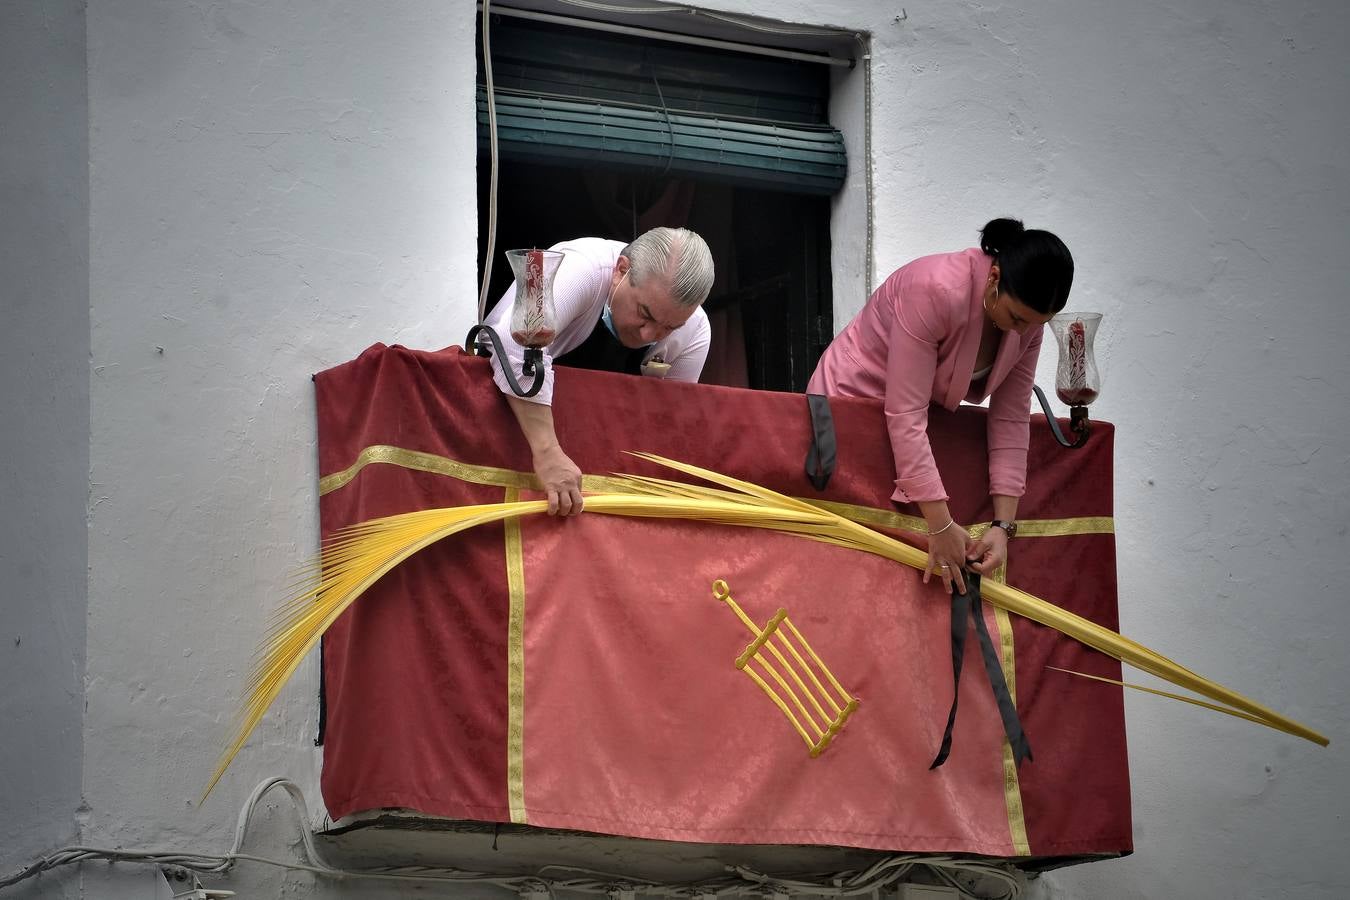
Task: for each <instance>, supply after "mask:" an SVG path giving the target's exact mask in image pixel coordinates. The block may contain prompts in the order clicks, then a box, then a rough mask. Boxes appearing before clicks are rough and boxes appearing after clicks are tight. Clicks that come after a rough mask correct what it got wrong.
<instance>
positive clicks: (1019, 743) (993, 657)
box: [928, 569, 1031, 770]
mask: <svg viewBox="0 0 1350 900" xmlns="http://www.w3.org/2000/svg"><path fill="white" fill-rule="evenodd" d="M962 574H963V575H964V576H965V579H966V592H965V593H964V594H962V593H960V592H958V591H957V589H956V586H955V585H953V586H952V708H951V711H950V712H948V713H947V727H946V728H945V729H944V730H943V733H942V746H941V748H939V749H938V754H937V756H936V757H935V758H934V759H933V764H932V765H931V766H929V767H928V768H929V769H930V770H932V769H936V768H937V767H938V766H940V765H942V764H943V763H944V762H946V761H947V755H948V754H949V753H951V749H952V728H953V727H954V726H955V725H956V703H957V699H958V697H959V696H960V690H959V688H960V685H961V663H962V661H963V659H964V657H965V647H966V620H967V618H969V617H970V616H971V615H972V614H973V615H974V617H975V633H976V634H977V635H979V639H980V655H981V656H982V657H983V658H984V671H985V673H986V674H987V675H988V676H989V685H990V687H992V688H993V691H994V701H995V702H996V703H998V713H999V716H1000V718H1002V719H1003V733H1004V734H1006V735H1007V736H1008V744H1009V745H1010V746H1011V747H1012V752H1013V759H1014V760H1015V761H1016V763H1017V765H1019V766H1020V765H1021V764H1022V760H1024V759H1031V745H1030V744H1029V743H1028V742H1027V736H1026V733H1025V732H1024V731H1022V721H1021V719H1019V718H1018V716H1017V706H1016V704H1014V703H1013V699H1012V694H1010V693H1009V692H1008V682H1007V681H1006V680H1005V679H1004V677H1003V666H1002V665H1001V664H1000V663H999V658H998V651H997V650H995V648H994V641H993V639H992V638H990V636H989V629H988V628H987V627H986V626H985V624H984V610H983V609H982V608H981V604H980V575H979V573H978V572H972V571H970V570H969V569H966V570H965V571H964V572H963V573H962Z"/></svg>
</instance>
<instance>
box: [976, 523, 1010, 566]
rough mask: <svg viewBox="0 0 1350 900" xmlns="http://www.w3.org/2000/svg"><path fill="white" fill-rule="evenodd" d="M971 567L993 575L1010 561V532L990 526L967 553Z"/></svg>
mask: <svg viewBox="0 0 1350 900" xmlns="http://www.w3.org/2000/svg"><path fill="white" fill-rule="evenodd" d="M966 559H968V560H970V568H972V569H974V570H975V571H976V572H979V573H980V574H981V575H993V574H994V573H995V572H997V571H998V570H999V568H1000V567H1002V566H1003V565H1005V564H1006V563H1007V562H1008V532H1006V531H1004V530H1003V529H1002V528H990V529H988V530H987V531H985V533H984V534H983V535H981V536H980V539H979V540H978V541H976V542H975V543H974V544H973V545H972V546H971V548H970V550H969V551H968V552H967V553H966Z"/></svg>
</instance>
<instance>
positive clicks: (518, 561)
mask: <svg viewBox="0 0 1350 900" xmlns="http://www.w3.org/2000/svg"><path fill="white" fill-rule="evenodd" d="M519 499H520V490H519V489H518V488H515V487H508V488H507V489H506V502H507V503H514V502H515V501H517V500H519ZM505 524H506V585H507V593H508V594H509V596H510V607H509V612H508V615H507V624H506V660H507V663H506V799H507V804H508V806H509V807H510V809H511V822H512V823H513V824H516V825H526V824H528V822H529V820H528V818H527V816H526V814H525V554H524V542H523V541H522V539H521V536H520V519H519V518H514V519H507V520H506V523H505Z"/></svg>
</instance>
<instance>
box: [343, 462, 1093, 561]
mask: <svg viewBox="0 0 1350 900" xmlns="http://www.w3.org/2000/svg"><path fill="white" fill-rule="evenodd" d="M370 463H386V464H388V465H395V466H400V467H402V468H405V469H413V470H416V471H418V472H430V473H432V474H434V475H448V476H449V477H451V478H457V479H459V480H460V481H464V482H468V483H469V484H484V485H491V486H496V487H513V488H519V489H523V490H531V491H538V490H540V485H539V479H537V478H536V477H535V476H534V475H533V474H531V473H529V472H518V471H516V470H514V469H501V468H497V467H496V466H480V465H474V464H471V463H462V462H459V461H458V460H453V459H450V458H449V457H445V456H437V455H436V454H434V453H423V452H421V451H420V450H404V449H403V448H401V447H391V446H389V445H388V444H372V445H371V446H369V447H366V448H365V449H364V450H362V451H361V452H360V453H359V454H357V457H356V461H355V462H353V463H352V464H351V465H350V466H348V467H347V468H345V469H343V470H342V471H340V472H333V473H331V474H329V475H325V476H323V477H322V478H320V479H319V494H320V496H322V495H324V494H328V493H331V492H333V491H335V490H337V489H338V488H341V487H345V486H346V485H347V484H349V483H350V482H351V481H352V480H353V479H355V478H356V476H357V475H359V474H360V472H361V470H362V469H364V468H365V467H366V466H367V465H369V464H370ZM581 489H582V490H583V491H589V492H591V493H602V492H608V491H614V492H621V491H623V490H624V488H623V484H622V482H621V481H620V480H618V479H615V478H611V477H609V476H607V475H583V476H582V477H581ZM797 499H799V500H804V501H805V502H807V503H810V504H813V505H815V506H819V507H820V508H821V509H827V510H829V511H830V512H833V513H838V514H839V515H841V516H843V517H844V518H846V519H852V520H853V521H854V522H858V523H860V524H862V525H880V526H883V527H885V528H898V529H900V530H902V531H913V532H916V533H918V534H923V533H925V532H926V531H927V530H928V528H927V526H926V525H925V524H924V520H923V519H922V518H920V517H919V516H909V515H905V514H904V513H898V512H895V511H893V510H888V509H877V508H876V507H873V506H860V505H858V504H856V503H838V502H836V501H833V500H817V499H815V498H811V497H799V498H797ZM988 528H989V523H987V522H985V523H983V524H979V525H972V526H970V527H969V528H968V529H967V530H968V531H969V532H970V533H971V534H972V535H973V536H975V537H978V536H979V535H981V534H983V533H984V532H985V530H987V529H988ZM1115 531H1116V526H1115V520H1114V519H1113V518H1112V517H1111V516H1079V517H1077V518H1072V519H1018V520H1017V536H1018V538H1019V539H1020V538H1023V537H1067V536H1070V535H1079V534H1115Z"/></svg>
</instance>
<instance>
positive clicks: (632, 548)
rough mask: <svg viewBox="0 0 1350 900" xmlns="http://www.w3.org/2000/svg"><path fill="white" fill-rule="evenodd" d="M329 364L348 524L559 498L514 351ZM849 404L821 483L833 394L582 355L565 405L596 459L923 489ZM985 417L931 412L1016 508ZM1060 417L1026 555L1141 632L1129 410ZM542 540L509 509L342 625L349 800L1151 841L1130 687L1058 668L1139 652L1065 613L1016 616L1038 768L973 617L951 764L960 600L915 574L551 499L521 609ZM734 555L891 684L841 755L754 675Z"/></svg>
mask: <svg viewBox="0 0 1350 900" xmlns="http://www.w3.org/2000/svg"><path fill="white" fill-rule="evenodd" d="M316 389H317V396H318V413H319V458H320V472H321V474H322V476H324V482H323V486H324V492H323V495H322V500H321V515H322V525H323V531H324V534H325V535H328V534H331V533H332V532H333V531H334V530H335V529H337V528H340V527H342V526H344V525H348V524H353V523H356V522H360V521H363V520H366V519H369V518H371V517H374V516H379V515H387V514H391V513H395V512H402V511H408V510H412V509H420V508H428V507H433V506H450V505H462V504H468V503H490V502H500V501H502V500H503V499H505V498H506V496H507V495H508V491H511V492H518V493H519V495H520V496H522V497H525V498H530V497H536V496H538V495H537V494H535V493H533V492H531V491H530V490H529V489H528V487H525V488H521V487H520V486H521V485H526V484H528V482H527V481H526V476H528V474H529V472H530V459H529V453H528V450H527V448H526V447H525V444H524V441H523V440H522V439H521V437H520V435H519V431H518V429H517V426H516V424H515V421H514V419H513V418H512V416H511V414H510V411H509V409H508V408H507V405H506V403H505V401H504V400H503V399H502V397H501V395H500V394H499V393H498V392H497V390H496V388H495V387H494V386H493V384H492V382H491V379H490V377H489V373H488V368H487V363H486V362H485V361H483V360H480V359H476V358H473V357H470V356H467V355H465V354H463V353H461V352H459V351H458V350H457V349H451V350H447V351H442V352H435V353H428V352H417V351H411V350H407V349H405V348H402V347H396V346H395V347H385V346H383V345H376V346H374V347H372V348H370V349H369V350H367V351H366V352H365V353H363V354H362V355H361V356H360V357H359V358H358V359H356V360H354V361H352V362H350V363H347V364H345V365H342V366H338V367H336V368H334V369H331V370H329V371H327V372H324V373H321V374H320V375H319V376H317V377H316ZM833 409H834V417H835V423H836V428H837V433H838V445H839V446H838V467H837V471H836V474H835V476H834V479H833V481H832V482H831V484H830V485H829V487H828V489H827V490H826V491H824V492H821V493H818V492H816V491H814V490H813V489H812V488H811V487H810V486H809V485H808V483H807V481H806V479H805V476H804V474H803V470H802V461H803V459H804V457H805V454H806V450H807V446H808V442H809V439H810V423H809V418H808V413H807V408H806V403H805V400H804V398H803V397H802V396H801V395H794V394H780V393H769V392H752V391H745V390H740V389H734V388H722V387H714V386H703V385H687V384H678V383H673V382H665V381H661V380H656V379H644V378H638V377H630V376H622V375H609V374H604V373H597V372H587V371H581V370H571V369H566V368H559V370H558V373H557V388H556V393H555V402H554V410H555V418H556V420H557V423H558V433H559V438H560V440H561V441H562V444H563V446H564V447H565V448H566V449H567V451H568V453H569V454H570V455H571V456H572V458H573V459H574V460H575V461H576V462H577V464H578V465H579V466H580V467H581V469H582V471H583V472H586V473H587V474H588V475H605V474H608V473H611V472H640V473H644V474H659V475H661V476H663V477H670V475H669V473H668V472H665V471H664V470H660V469H658V468H656V467H654V466H651V465H649V464H646V463H643V462H641V461H638V460H635V459H634V458H632V457H630V456H627V455H625V454H624V453H623V451H624V450H630V449H631V450H647V451H650V452H653V453H658V454H661V455H664V456H668V457H671V458H674V459H679V460H683V461H687V462H690V463H694V464H696V465H700V466H704V467H707V468H711V469H715V470H718V471H720V472H723V473H726V474H729V475H733V476H736V477H740V478H745V479H748V480H752V481H756V482H758V483H761V484H764V485H766V486H768V487H771V488H774V489H775V490H779V491H782V492H784V493H788V494H792V495H796V496H804V497H814V498H820V499H825V500H831V501H837V502H841V503H848V504H855V505H858V506H863V507H870V508H872V509H874V510H877V511H879V512H880V513H882V514H886V513H894V512H897V511H898V512H902V513H903V512H909V513H913V512H914V511H913V510H896V508H895V507H893V506H892V505H891V504H890V503H889V501H888V497H889V495H890V492H891V490H892V482H893V477H894V476H893V472H892V471H891V466H892V463H891V458H890V451H889V446H888V443H887V439H886V431H885V425H884V421H883V415H882V412H881V408H880V405H879V404H877V403H874V402H871V401H864V400H842V399H841V400H836V401H834V404H833ZM984 416H985V412H984V410H982V409H979V408H962V409H961V410H959V411H958V412H956V413H955V414H949V413H946V412H943V411H941V410H934V412H933V416H932V421H931V424H930V435H931V437H932V440H933V444H934V449H935V454H936V457H937V460H938V466H939V469H940V470H941V473H942V477H943V481H944V483H946V484H947V485H948V486H949V489H950V490H951V491H952V493H953V497H952V503H951V506H952V510H953V513H954V514H955V516H956V517H957V519H958V520H959V521H961V522H962V523H976V522H980V521H984V522H987V521H988V520H989V519H990V518H991V514H992V511H991V509H990V507H989V500H988V497H987V493H986V492H987V489H988V486H987V475H986V471H985V462H984V453H985V451H984V447H985V442H984ZM1036 419H1037V421H1035V422H1033V431H1032V434H1033V440H1032V447H1031V472H1030V478H1029V486H1028V493H1027V496H1026V497H1025V498H1023V501H1022V504H1021V507H1020V510H1019V513H1020V518H1021V520H1022V521H1023V522H1024V523H1025V524H1024V525H1023V532H1024V534H1025V535H1026V536H1019V537H1018V538H1017V539H1016V540H1015V541H1013V542H1012V545H1011V560H1010V563H1009V567H1008V572H1007V580H1008V581H1009V583H1011V584H1013V585H1016V586H1017V587H1020V588H1022V589H1024V590H1027V591H1030V592H1031V593H1034V594H1037V595H1038V596H1041V597H1044V598H1046V599H1047V600H1050V601H1051V602H1054V603H1057V604H1060V605H1062V606H1065V607H1066V608H1069V609H1072V610H1073V611H1075V612H1078V613H1080V614H1082V615H1085V616H1087V617H1088V618H1091V619H1093V620H1095V621H1097V622H1100V623H1102V624H1104V625H1107V626H1109V627H1112V628H1115V627H1117V620H1116V592H1115V555H1114V554H1115V550H1114V538H1113V535H1112V533H1111V525H1110V516H1111V514H1112V510H1111V503H1112V498H1111V481H1112V469H1111V466H1112V438H1113V431H1112V429H1111V426H1110V425H1108V424H1106V423H1097V424H1096V425H1095V431H1094V434H1093V437H1092V439H1091V441H1090V442H1089V444H1088V446H1087V447H1086V448H1085V449H1083V450H1080V451H1065V450H1062V449H1061V448H1059V447H1058V446H1057V445H1055V444H1054V443H1053V441H1052V440H1051V438H1050V436H1049V432H1048V429H1046V428H1045V426H1044V423H1043V422H1042V421H1039V420H1040V417H1036ZM363 451H364V453H363ZM362 463H364V465H362ZM513 486H514V487H513ZM511 546H512V545H511V541H510V540H508V530H507V529H506V528H505V527H503V526H502V525H500V524H499V525H493V526H486V527H482V528H479V529H477V530H475V531H474V532H471V533H465V534H462V535H458V536H455V537H453V538H451V539H449V540H447V541H444V542H442V543H441V544H438V545H435V546H433V547H431V548H428V549H427V550H425V551H423V552H422V553H421V554H419V555H418V556H416V557H414V558H413V559H411V560H409V561H408V562H406V563H404V564H403V565H401V566H399V567H397V568H396V569H394V570H393V571H392V572H390V573H389V574H388V575H387V576H385V577H384V578H383V579H382V580H381V581H380V582H379V583H378V584H377V585H375V587H373V588H372V589H371V590H370V591H369V592H368V593H367V595H366V596H364V597H363V598H361V599H360V600H359V601H358V602H357V603H356V604H355V605H354V606H353V607H352V609H351V610H349V611H348V613H347V614H345V615H344V616H343V617H342V619H340V620H339V621H338V622H337V623H336V624H335V625H334V626H333V627H332V629H331V630H330V631H329V633H328V636H327V638H326V642H325V658H324V678H325V686H326V691H327V729H326V742H325V753H324V769H323V778H322V785H323V792H324V799H325V801H326V803H327V806H328V809H329V812H330V814H331V815H333V816H334V817H340V816H344V815H347V814H349V813H352V812H356V811H360V810H365V809H372V808H380V807H404V808H411V809H415V810H419V811H421V812H423V813H426V814H430V815H439V816H448V817H456V818H468V819H478V820H486V821H512V820H515V821H526V822H529V823H531V824H536V825H541V826H548V827H563V828H576V829H584V830H589V831H598V832H605V833H612V834H622V835H633V836H639V837H654V838H666V839H677V840H690V841H707V842H722V843H815V844H837V845H846V846H858V847H872V848H882V849H893V850H914V851H925V850H926V851H953V852H972V853H983V854H991V855H999V856H1019V855H1031V856H1037V857H1066V856H1079V855H1087V854H1117V853H1122V852H1128V851H1129V850H1130V848H1131V836H1130V807H1129V780H1128V771H1127V767H1126V755H1125V735H1124V721H1123V703H1122V699H1121V696H1120V692H1119V690H1118V689H1115V688H1112V687H1109V686H1104V685H1101V684H1098V683H1093V682H1088V681H1086V680H1083V679H1077V678H1073V677H1072V676H1067V675H1063V674H1061V673H1058V672H1053V671H1047V670H1046V668H1045V667H1046V666H1047V665H1054V666H1060V667H1063V668H1068V669H1077V670H1079V671H1084V672H1089V673H1092V674H1101V675H1106V676H1109V677H1118V676H1119V665H1118V664H1117V663H1115V662H1114V661H1113V660H1110V659H1108V658H1106V657H1104V656H1102V655H1100V654H1098V653H1096V652H1094V651H1090V650H1088V649H1086V648H1084V647H1082V646H1081V645H1079V644H1077V643H1076V642H1074V641H1071V640H1069V639H1068V638H1065V637H1063V636H1061V635H1059V634H1058V633H1057V632H1054V631H1052V630H1050V629H1046V628H1044V627H1041V626H1038V625H1034V624H1033V623H1030V622H1026V621H1023V620H1020V619H1017V618H1016V617H1013V618H1012V619H1011V623H1010V634H1008V629H1009V626H1008V624H1007V623H1006V620H1005V624H1004V625H1003V626H1002V627H1001V626H1000V623H999V621H998V618H997V617H996V616H995V615H994V614H993V612H992V611H987V612H986V622H987V624H988V625H989V627H990V629H991V632H992V633H993V634H994V639H995V641H996V642H1001V643H1002V645H1003V649H1004V652H1005V653H1007V652H1009V650H1008V647H1007V644H1008V643H1009V638H1010V642H1011V650H1010V652H1011V656H1012V659H1013V660H1014V663H1015V665H1014V670H1013V675H1014V676H1015V677H1014V678H1013V679H1012V681H1013V689H1014V692H1015V696H1016V701H1017V709H1018V712H1019V714H1020V716H1021V719H1022V723H1023V725H1024V727H1025V729H1026V732H1027V734H1028V735H1029V737H1030V741H1031V745H1032V747H1033V750H1034V752H1035V761H1034V762H1029V763H1025V764H1023V765H1022V766H1021V767H1019V768H1015V769H1010V767H1009V766H1008V764H1007V763H1006V760H1005V750H1004V745H1003V739H1002V728H1001V724H1000V722H999V718H998V714H997V710H996V707H995V704H994V700H993V697H992V695H991V692H990V688H989V685H988V681H987V679H986V677H985V674H984V672H983V671H982V668H981V666H980V664H979V662H978V659H979V655H978V649H977V648H976V646H975V645H974V643H973V641H974V636H973V635H972V636H971V641H972V643H971V644H970V645H969V647H968V650H967V662H966V668H965V671H964V673H963V675H962V682H961V712H960V716H959V717H958V720H957V725H956V730H955V740H954V745H953V750H952V754H951V758H950V759H949V761H948V762H947V764H946V765H945V766H943V767H942V768H940V769H938V770H936V771H933V772H930V771H928V769H927V766H928V763H929V762H930V761H931V759H932V756H933V753H934V752H935V751H936V748H937V745H938V742H939V741H940V739H941V735H942V726H943V725H944V724H945V718H946V710H947V705H948V704H949V703H950V701H951V662H950V644H949V640H948V634H949V626H950V606H949V603H948V600H947V597H946V596H945V595H944V594H943V593H942V590H941V588H940V587H938V586H936V585H934V584H930V585H928V586H923V585H922V584H920V583H919V576H918V573H916V572H914V571H913V570H910V569H908V568H906V567H903V566H898V565H896V564H894V563H889V562H886V561H883V560H878V559H875V558H873V557H870V556H867V555H866V554H860V553H856V552H853V551H845V550H841V549H839V548H834V547H828V546H825V545H822V544H817V543H815V542H811V541H808V540H805V539H802V538H797V537H793V536H788V535H778V534H772V533H768V532H762V531H751V530H743V529H734V528H727V527H719V526H709V525H699V524H696V523H690V522H682V521H643V520H633V519H627V518H618V517H609V516H601V515H597V514H592V513H587V514H583V515H582V516H580V517H578V518H576V519H573V520H565V521H562V520H554V519H549V518H547V517H544V516H534V517H529V518H526V519H524V520H522V521H521V523H520V526H519V535H518V540H517V541H516V543H515V545H514V546H515V547H516V548H517V549H516V551H515V553H516V554H517V559H518V570H517V573H518V574H517V578H518V580H517V583H516V588H517V589H516V593H515V600H516V607H515V610H516V616H517V618H516V619H515V620H514V621H513V619H512V591H511V583H510V579H509V577H508V562H509V559H508V557H509V556H510V555H511V553H512V551H511V549H510V547H511ZM714 578H725V579H726V580H727V581H728V582H729V583H730V585H731V588H732V593H733V595H734V596H735V598H736V599H737V601H738V602H739V603H740V604H741V605H742V606H743V607H744V608H745V611H746V614H747V615H748V616H749V617H750V618H751V619H753V620H755V622H756V623H758V624H760V625H763V624H764V622H765V621H766V620H767V619H768V618H769V617H770V616H771V615H772V614H773V613H774V612H775V610H777V609H778V608H780V607H781V608H784V609H786V610H787V613H788V615H789V617H790V618H791V620H792V621H793V622H794V623H795V624H796V627H798V628H800V630H801V632H802V633H803V635H804V636H805V637H806V638H807V639H808V640H809V641H810V642H811V644H812V646H813V648H814V649H815V650H816V651H817V652H818V653H819V654H820V656H821V658H822V659H823V660H824V662H825V664H826V665H827V666H829V667H830V669H831V671H832V672H833V673H834V674H835V675H836V676H837V677H838V678H839V680H840V682H841V683H842V686H843V687H844V688H845V689H847V690H848V691H850V692H851V693H852V694H853V695H854V696H856V697H858V698H859V700H860V701H861V703H860V706H859V708H858V710H857V711H856V712H855V713H854V714H853V715H852V717H851V718H850V719H849V720H848V722H847V723H846V724H845V726H844V728H843V730H842V731H841V732H840V733H839V735H838V736H837V737H836V738H835V739H834V742H833V743H832V744H831V745H830V746H829V747H828V748H827V749H826V750H825V751H824V753H822V754H821V755H820V756H819V757H818V758H815V759H812V758H811V757H810V756H809V754H808V753H807V748H806V746H805V744H804V742H803V741H802V740H801V738H800V737H799V736H798V735H797V734H795V733H794V731H793V729H792V727H791V726H790V724H789V723H788V721H787V719H786V717H785V716H784V715H783V713H782V712H781V711H779V710H778V709H776V708H775V707H774V706H773V704H772V703H771V702H770V701H769V700H768V698H767V697H766V696H765V695H764V693H763V692H762V691H760V690H759V688H758V687H756V686H755V685H754V684H752V683H751V682H750V680H749V679H748V678H747V677H746V676H745V675H744V674H742V673H741V672H738V671H737V670H736V669H735V668H734V666H733V660H734V659H735V657H736V655H737V654H738V653H739V652H740V651H741V650H742V649H743V648H744V647H745V645H746V644H747V642H748V641H749V640H750V635H749V633H748V632H747V631H746V629H745V628H744V627H743V626H742V624H741V623H740V622H738V621H737V620H736V618H735V616H734V615H733V614H732V613H731V612H729V611H728V609H727V608H726V607H725V606H723V605H722V604H719V603H717V602H716V601H714V600H713V599H712V597H711V594H710V592H709V587H710V584H711V582H712V580H713V579H714ZM513 636H514V637H513ZM513 641H515V643H514V644H513V643H512V642H513ZM513 653H514V654H515V655H514V656H512V654H513ZM512 666H515V667H516V669H515V675H514V676H513V675H512V668H511V667H512ZM513 677H514V679H515V680H514V681H513ZM512 684H516V685H517V686H518V687H519V692H518V694H517V695H516V696H514V697H512V696H510V692H511V687H512ZM513 709H514V713H513V711H512V710H513Z"/></svg>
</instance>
